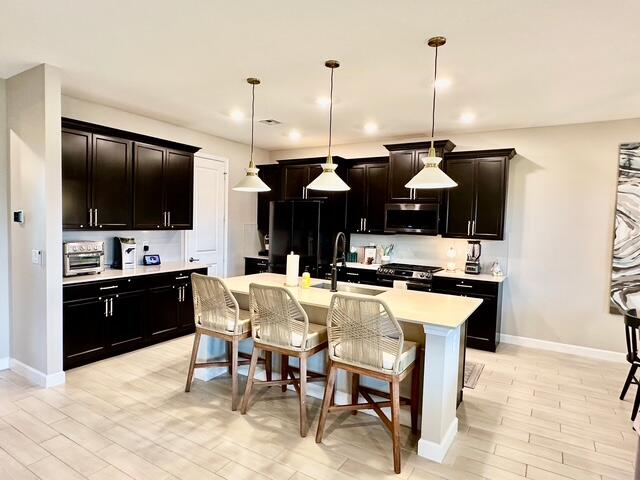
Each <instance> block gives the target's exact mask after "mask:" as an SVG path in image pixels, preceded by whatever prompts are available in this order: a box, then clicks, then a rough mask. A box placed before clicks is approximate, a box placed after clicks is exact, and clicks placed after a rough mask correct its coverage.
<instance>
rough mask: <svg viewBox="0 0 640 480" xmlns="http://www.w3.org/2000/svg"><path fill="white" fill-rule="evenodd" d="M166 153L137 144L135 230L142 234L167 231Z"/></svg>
mask: <svg viewBox="0 0 640 480" xmlns="http://www.w3.org/2000/svg"><path fill="white" fill-rule="evenodd" d="M165 156H166V150H165V149H164V148H161V147H155V146H153V145H145V144H142V143H136V144H135V145H134V154H133V191H134V197H133V203H134V207H133V222H134V223H133V227H134V228H137V229H140V230H151V229H154V230H155V229H161V228H165V227H164V218H165V215H164V212H165V208H164V195H163V169H164V163H165Z"/></svg>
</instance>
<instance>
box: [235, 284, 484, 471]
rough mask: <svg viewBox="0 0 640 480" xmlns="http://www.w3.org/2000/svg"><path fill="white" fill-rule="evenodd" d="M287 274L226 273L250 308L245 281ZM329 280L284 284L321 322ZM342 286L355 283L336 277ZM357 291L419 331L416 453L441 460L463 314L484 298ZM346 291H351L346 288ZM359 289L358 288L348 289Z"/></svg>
mask: <svg viewBox="0 0 640 480" xmlns="http://www.w3.org/2000/svg"><path fill="white" fill-rule="evenodd" d="M285 278H286V277H285V275H278V274H273V273H260V274H255V275H244V276H239V277H231V278H227V279H226V280H225V282H226V283H227V285H228V287H229V289H230V290H231V291H232V292H233V294H234V295H235V296H236V298H237V299H238V303H239V304H240V308H244V309H247V308H248V295H249V285H250V284H251V283H260V284H264V285H279V286H284V281H285ZM327 283H328V282H327V281H324V280H317V279H314V280H313V281H312V285H314V286H312V287H311V288H306V289H303V288H299V287H288V288H289V290H290V291H291V293H292V294H293V296H294V297H295V298H296V299H297V300H298V301H299V302H300V304H301V305H302V307H303V308H304V309H305V311H306V312H307V314H308V315H309V321H311V322H315V323H322V324H324V322H325V319H326V314H327V309H328V308H329V305H330V303H331V297H332V296H333V293H331V292H330V291H329V289H327V288H318V287H317V286H320V285H323V284H324V286H325V287H326V284H327ZM338 286H339V290H340V288H343V289H344V288H353V285H349V284H343V283H341V282H339V284H338ZM357 289H358V290H360V289H362V290H361V291H363V292H364V291H365V290H366V291H367V294H368V295H371V294H372V293H374V294H375V297H376V298H378V299H380V300H384V301H385V302H386V303H387V305H388V306H389V309H390V310H391V311H392V312H393V314H394V315H395V316H396V318H397V319H398V321H399V322H400V324H401V325H402V328H403V330H404V331H405V337H406V338H408V339H409V338H410V339H411V340H419V339H414V338H411V336H412V335H411V333H414V334H415V327H418V328H419V329H421V330H422V333H421V335H422V337H423V338H422V339H421V340H422V341H420V343H422V344H424V345H425V364H424V368H423V384H422V385H423V386H422V420H421V432H420V440H419V441H418V455H420V456H422V457H425V458H428V459H430V460H433V461H436V462H442V460H443V458H444V456H445V455H446V453H447V451H448V449H449V447H450V445H451V444H452V442H453V440H454V438H455V436H456V433H457V431H458V419H457V417H456V405H457V397H458V379H459V366H460V355H461V353H462V352H461V351H460V341H461V330H462V327H463V326H464V324H465V322H466V320H467V318H469V316H470V315H471V314H472V313H473V312H474V311H475V310H476V309H477V308H478V307H479V306H480V304H481V303H482V300H480V299H477V298H471V297H459V296H453V295H443V294H438V293H426V292H416V291H410V290H401V289H393V288H384V287H378V286H375V287H374V286H371V287H369V286H366V285H358V287H357ZM345 293H349V292H345ZM352 293H353V294H358V293H357V292H352Z"/></svg>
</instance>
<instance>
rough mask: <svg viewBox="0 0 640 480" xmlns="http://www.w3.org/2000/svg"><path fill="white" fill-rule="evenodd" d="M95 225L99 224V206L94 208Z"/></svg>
mask: <svg viewBox="0 0 640 480" xmlns="http://www.w3.org/2000/svg"><path fill="white" fill-rule="evenodd" d="M93 226H94V227H97V226H98V209H97V208H94V209H93Z"/></svg>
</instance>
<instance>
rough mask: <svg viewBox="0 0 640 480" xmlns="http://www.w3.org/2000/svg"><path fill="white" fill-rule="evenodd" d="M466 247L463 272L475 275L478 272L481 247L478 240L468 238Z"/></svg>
mask: <svg viewBox="0 0 640 480" xmlns="http://www.w3.org/2000/svg"><path fill="white" fill-rule="evenodd" d="M468 243H469V246H468V248H467V263H465V265H464V273H471V274H474V275H477V274H479V273H480V253H481V252H482V247H481V246H480V240H469V241H468Z"/></svg>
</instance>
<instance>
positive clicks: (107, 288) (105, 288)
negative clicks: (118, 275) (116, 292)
mask: <svg viewBox="0 0 640 480" xmlns="http://www.w3.org/2000/svg"><path fill="white" fill-rule="evenodd" d="M115 288H118V285H109V286H108V287H100V290H113V289H115Z"/></svg>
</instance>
